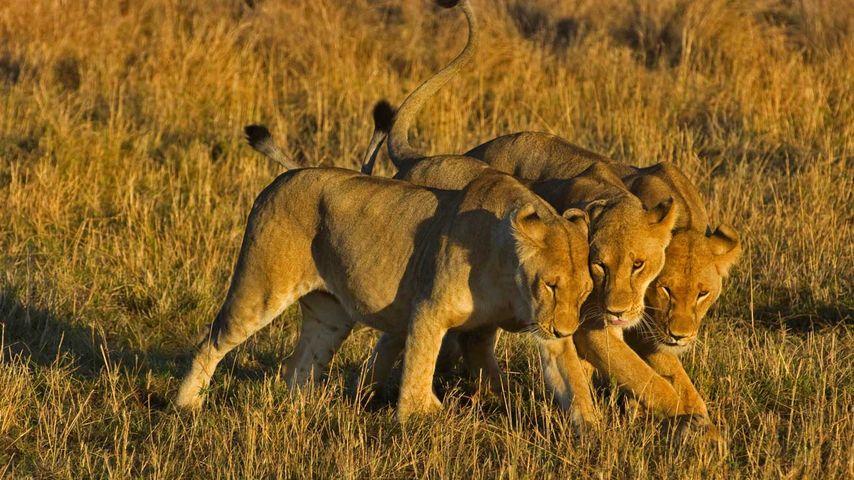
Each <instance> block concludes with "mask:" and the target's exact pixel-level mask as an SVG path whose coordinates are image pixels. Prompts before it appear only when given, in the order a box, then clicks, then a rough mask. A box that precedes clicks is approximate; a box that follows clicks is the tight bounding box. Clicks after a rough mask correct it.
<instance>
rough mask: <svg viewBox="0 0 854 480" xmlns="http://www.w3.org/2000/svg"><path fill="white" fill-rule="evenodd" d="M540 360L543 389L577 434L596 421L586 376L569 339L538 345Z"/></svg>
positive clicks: (597, 419)
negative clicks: (544, 385) (556, 403)
mask: <svg viewBox="0 0 854 480" xmlns="http://www.w3.org/2000/svg"><path fill="white" fill-rule="evenodd" d="M539 350H540V360H541V361H542V366H543V377H544V379H545V381H546V387H548V389H549V391H550V392H551V393H552V395H554V398H555V400H556V401H557V402H558V405H560V406H561V408H563V409H564V410H568V411H569V412H570V416H571V418H572V423H573V425H574V426H575V428H576V430H577V431H578V432H579V433H583V432H584V431H586V430H589V429H590V428H591V427H593V426H594V425H595V424H596V423H598V421H599V414H598V412H597V411H596V407H595V405H594V403H593V394H592V392H591V389H590V375H589V374H588V373H587V369H586V368H584V366H583V365H582V364H581V359H579V358H578V352H577V351H576V349H575V343H574V342H573V339H572V338H571V337H570V338H564V339H560V340H550V341H547V342H540V343H539Z"/></svg>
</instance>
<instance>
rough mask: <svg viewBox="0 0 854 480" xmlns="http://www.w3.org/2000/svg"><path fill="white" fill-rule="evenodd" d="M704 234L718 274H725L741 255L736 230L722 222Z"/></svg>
mask: <svg viewBox="0 0 854 480" xmlns="http://www.w3.org/2000/svg"><path fill="white" fill-rule="evenodd" d="M706 236H707V237H709V248H710V249H711V251H712V254H713V255H715V265H716V266H717V267H718V271H719V272H720V274H721V275H723V276H726V275H727V273H729V268H730V267H731V266H732V265H733V264H734V263H735V261H736V260H738V257H739V255H741V240H740V239H739V238H738V232H736V231H735V229H733V228H732V227H730V226H729V225H727V224H725V223H722V224H720V225H719V226H718V228H717V229H716V230H715V231H714V232H713V233H711V234H710V235H709V234H707V235H706Z"/></svg>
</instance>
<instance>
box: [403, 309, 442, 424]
mask: <svg viewBox="0 0 854 480" xmlns="http://www.w3.org/2000/svg"><path fill="white" fill-rule="evenodd" d="M437 319H438V316H437V315H436V314H435V313H434V309H433V308H429V307H426V306H423V305H422V306H420V307H419V308H416V309H415V311H414V312H413V316H412V319H411V320H410V323H409V333H408V335H407V337H406V347H405V350H404V356H403V379H402V380H401V385H400V397H399V398H398V402H397V417H398V419H399V420H400V421H401V422H405V421H406V420H407V418H409V417H410V416H411V415H413V414H421V413H429V412H431V411H435V410H438V409H440V408H441V407H442V402H440V401H439V399H438V398H436V395H435V394H434V393H433V374H434V373H435V370H436V358H437V357H438V355H439V349H440V348H441V347H442V337H444V336H445V332H447V331H448V329H447V327H444V326H443V325H440V324H438V323H439V322H437Z"/></svg>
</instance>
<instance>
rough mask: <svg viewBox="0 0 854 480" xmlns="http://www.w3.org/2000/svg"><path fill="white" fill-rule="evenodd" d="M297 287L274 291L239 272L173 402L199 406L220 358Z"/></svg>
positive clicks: (282, 307)
mask: <svg viewBox="0 0 854 480" xmlns="http://www.w3.org/2000/svg"><path fill="white" fill-rule="evenodd" d="M297 289H298V286H292V287H291V288H285V289H276V290H275V291H274V290H273V289H272V288H271V286H270V285H269V284H266V285H265V284H263V282H257V281H253V279H246V278H244V276H243V275H241V274H240V272H238V273H237V274H236V275H235V279H234V280H233V281H232V286H231V289H230V290H229V292H228V296H227V298H226V301H225V303H224V304H223V306H222V308H221V309H220V311H219V314H218V315H217V317H216V320H215V321H214V322H213V324H211V326H210V329H209V331H208V334H207V335H206V336H205V338H204V340H202V341H201V342H200V343H199V345H198V346H197V347H196V353H195V355H194V358H193V361H192V364H191V366H190V370H189V372H187V374H186V375H185V376H184V379H183V381H182V382H181V386H180V387H179V389H178V396H177V398H176V400H175V403H176V405H178V406H179V407H184V408H198V407H200V406H201V405H202V402H203V400H204V397H203V395H202V391H203V390H204V389H205V388H207V386H208V385H209V384H210V381H211V376H212V375H213V372H214V370H215V369H216V366H217V365H218V364H219V362H220V361H221V360H222V358H223V357H224V356H225V355H226V354H227V353H228V352H229V351H231V350H232V349H234V348H235V347H236V346H238V345H240V344H241V343H243V342H244V341H245V340H246V339H247V338H249V337H250V336H252V334H254V333H255V332H257V331H258V330H260V329H261V328H263V327H265V326H266V325H267V324H269V323H270V322H271V321H272V320H273V319H274V318H275V317H276V316H278V315H279V314H280V313H282V311H284V310H285V308H286V307H288V306H289V305H290V304H291V303H293V301H294V300H296V298H298V297H299V295H300V294H301V293H302V292H299V291H295V290H297Z"/></svg>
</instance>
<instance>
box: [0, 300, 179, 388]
mask: <svg viewBox="0 0 854 480" xmlns="http://www.w3.org/2000/svg"><path fill="white" fill-rule="evenodd" d="M0 327H2V335H3V338H2V347H3V349H2V352H0V355H2V359H3V360H4V361H8V360H11V359H13V358H15V359H19V360H20V361H22V362H23V363H24V364H26V365H28V366H30V367H31V368H32V367H37V368H38V367H41V368H48V367H51V366H63V367H68V370H69V372H71V375H73V376H74V377H75V378H78V379H93V378H96V377H98V376H99V375H100V374H101V372H102V371H103V370H104V368H106V367H107V365H108V363H107V362H109V367H110V368H120V369H127V370H132V371H135V372H145V371H149V372H152V373H154V374H172V375H174V374H175V373H176V365H175V358H176V354H175V353H174V352H167V351H164V350H160V349H157V348H154V349H149V350H147V351H141V350H138V349H134V348H130V347H128V345H127V342H126V341H125V340H124V339H121V338H112V337H108V336H106V335H105V334H103V333H99V332H98V331H97V330H96V329H95V328H85V327H83V326H81V325H79V324H76V323H75V322H74V321H73V320H72V318H71V315H69V314H64V313H60V312H56V311H53V310H50V309H46V308H41V307H36V306H32V305H28V304H27V303H26V302H25V301H24V300H22V296H21V294H20V292H18V291H17V290H16V289H14V288H11V287H6V288H4V289H3V290H0Z"/></svg>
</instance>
